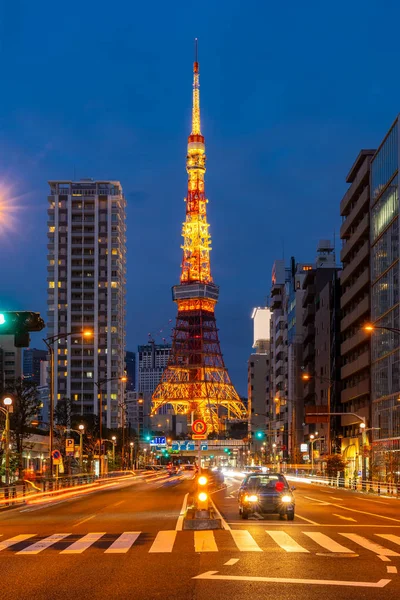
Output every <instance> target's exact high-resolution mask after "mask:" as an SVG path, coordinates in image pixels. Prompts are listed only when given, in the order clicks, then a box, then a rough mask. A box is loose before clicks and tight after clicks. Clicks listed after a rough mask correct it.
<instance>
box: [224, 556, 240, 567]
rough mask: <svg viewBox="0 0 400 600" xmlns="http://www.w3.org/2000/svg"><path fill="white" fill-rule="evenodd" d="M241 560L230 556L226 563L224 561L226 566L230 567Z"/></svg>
mask: <svg viewBox="0 0 400 600" xmlns="http://www.w3.org/2000/svg"><path fill="white" fill-rule="evenodd" d="M238 561H239V559H238V558H230V559H229V560H227V561H226V563H224V565H225V567H230V566H231V565H236V563H237V562H238Z"/></svg>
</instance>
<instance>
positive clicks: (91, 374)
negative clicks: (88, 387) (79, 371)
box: [86, 371, 93, 379]
mask: <svg viewBox="0 0 400 600" xmlns="http://www.w3.org/2000/svg"><path fill="white" fill-rule="evenodd" d="M86 377H89V379H93V373H92V371H88V372H87V373H86Z"/></svg>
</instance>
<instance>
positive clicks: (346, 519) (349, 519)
mask: <svg viewBox="0 0 400 600" xmlns="http://www.w3.org/2000/svg"><path fill="white" fill-rule="evenodd" d="M332 515H333V516H334V517H339V519H344V520H345V521H354V523H357V521H356V520H355V519H352V518H351V517H343V516H342V515H337V514H336V513H332Z"/></svg>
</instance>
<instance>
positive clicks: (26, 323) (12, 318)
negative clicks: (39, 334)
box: [0, 310, 45, 348]
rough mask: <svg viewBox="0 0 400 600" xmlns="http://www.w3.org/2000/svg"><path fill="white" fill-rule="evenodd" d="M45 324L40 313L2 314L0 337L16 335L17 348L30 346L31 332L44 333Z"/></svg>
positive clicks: (19, 312) (0, 315) (8, 312)
mask: <svg viewBox="0 0 400 600" xmlns="http://www.w3.org/2000/svg"><path fill="white" fill-rule="evenodd" d="M44 327H45V324H44V321H43V319H42V317H41V316H40V313H37V312H31V311H27V310H24V311H17V312H15V311H13V312H11V311H5V312H0V335H14V343H15V346H16V347H17V348H27V347H28V346H29V341H30V340H29V332H30V331H42V329H44Z"/></svg>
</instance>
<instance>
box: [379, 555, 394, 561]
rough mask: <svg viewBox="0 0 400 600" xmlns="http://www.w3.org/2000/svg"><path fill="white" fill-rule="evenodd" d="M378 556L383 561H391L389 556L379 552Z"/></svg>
mask: <svg viewBox="0 0 400 600" xmlns="http://www.w3.org/2000/svg"><path fill="white" fill-rule="evenodd" d="M378 558H380V559H381V560H382V561H383V562H391V561H390V558H388V557H387V556H381V555H380V554H378Z"/></svg>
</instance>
